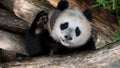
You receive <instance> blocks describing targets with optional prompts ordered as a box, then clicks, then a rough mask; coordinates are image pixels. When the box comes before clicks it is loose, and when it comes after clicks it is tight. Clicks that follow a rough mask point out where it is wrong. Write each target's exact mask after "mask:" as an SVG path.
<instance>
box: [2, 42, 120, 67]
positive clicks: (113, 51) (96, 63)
mask: <svg viewBox="0 0 120 68" xmlns="http://www.w3.org/2000/svg"><path fill="white" fill-rule="evenodd" d="M119 56H120V42H116V43H112V44H109V45H107V46H105V47H103V48H100V49H98V50H96V51H91V52H88V51H87V52H81V53H78V54H71V55H65V56H60V55H58V56H57V55H55V56H41V57H35V58H33V59H31V60H27V61H21V62H20V61H12V62H8V63H2V64H1V65H0V66H1V67H6V68H7V67H9V68H12V67H14V68H24V67H31V68H61V67H63V68H68V67H69V68H120V57H119Z"/></svg>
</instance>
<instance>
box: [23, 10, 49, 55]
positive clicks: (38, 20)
mask: <svg viewBox="0 0 120 68" xmlns="http://www.w3.org/2000/svg"><path fill="white" fill-rule="evenodd" d="M47 20H48V17H47V13H45V12H44V11H41V12H40V13H38V14H37V15H36V17H35V19H34V21H33V23H32V25H31V27H30V29H28V30H27V31H26V34H25V48H26V51H27V52H28V54H29V56H37V55H40V54H41V53H42V50H41V46H42V42H41V33H42V31H43V30H44V25H45V24H46V22H47Z"/></svg>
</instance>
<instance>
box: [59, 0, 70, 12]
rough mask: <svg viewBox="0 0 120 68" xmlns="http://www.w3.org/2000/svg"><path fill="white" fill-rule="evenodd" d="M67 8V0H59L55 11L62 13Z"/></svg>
mask: <svg viewBox="0 0 120 68" xmlns="http://www.w3.org/2000/svg"><path fill="white" fill-rule="evenodd" d="M68 7H69V4H68V1H67V0H60V1H59V3H58V5H57V9H59V10H61V11H63V10H64V9H67V8H68Z"/></svg>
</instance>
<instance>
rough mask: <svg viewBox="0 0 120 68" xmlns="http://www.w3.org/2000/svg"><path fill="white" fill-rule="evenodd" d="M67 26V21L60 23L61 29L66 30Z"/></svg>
mask: <svg viewBox="0 0 120 68" xmlns="http://www.w3.org/2000/svg"><path fill="white" fill-rule="evenodd" d="M66 28H68V22H65V23H63V24H61V25H60V29H61V30H64V29H66Z"/></svg>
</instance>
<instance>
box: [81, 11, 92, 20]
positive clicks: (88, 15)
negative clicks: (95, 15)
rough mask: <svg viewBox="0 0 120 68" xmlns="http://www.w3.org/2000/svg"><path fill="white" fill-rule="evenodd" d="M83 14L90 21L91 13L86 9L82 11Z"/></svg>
mask: <svg viewBox="0 0 120 68" xmlns="http://www.w3.org/2000/svg"><path fill="white" fill-rule="evenodd" d="M83 14H84V15H85V17H86V18H87V19H88V20H89V21H90V22H91V21H92V13H91V12H90V11H89V10H88V9H86V10H85V11H83Z"/></svg>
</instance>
